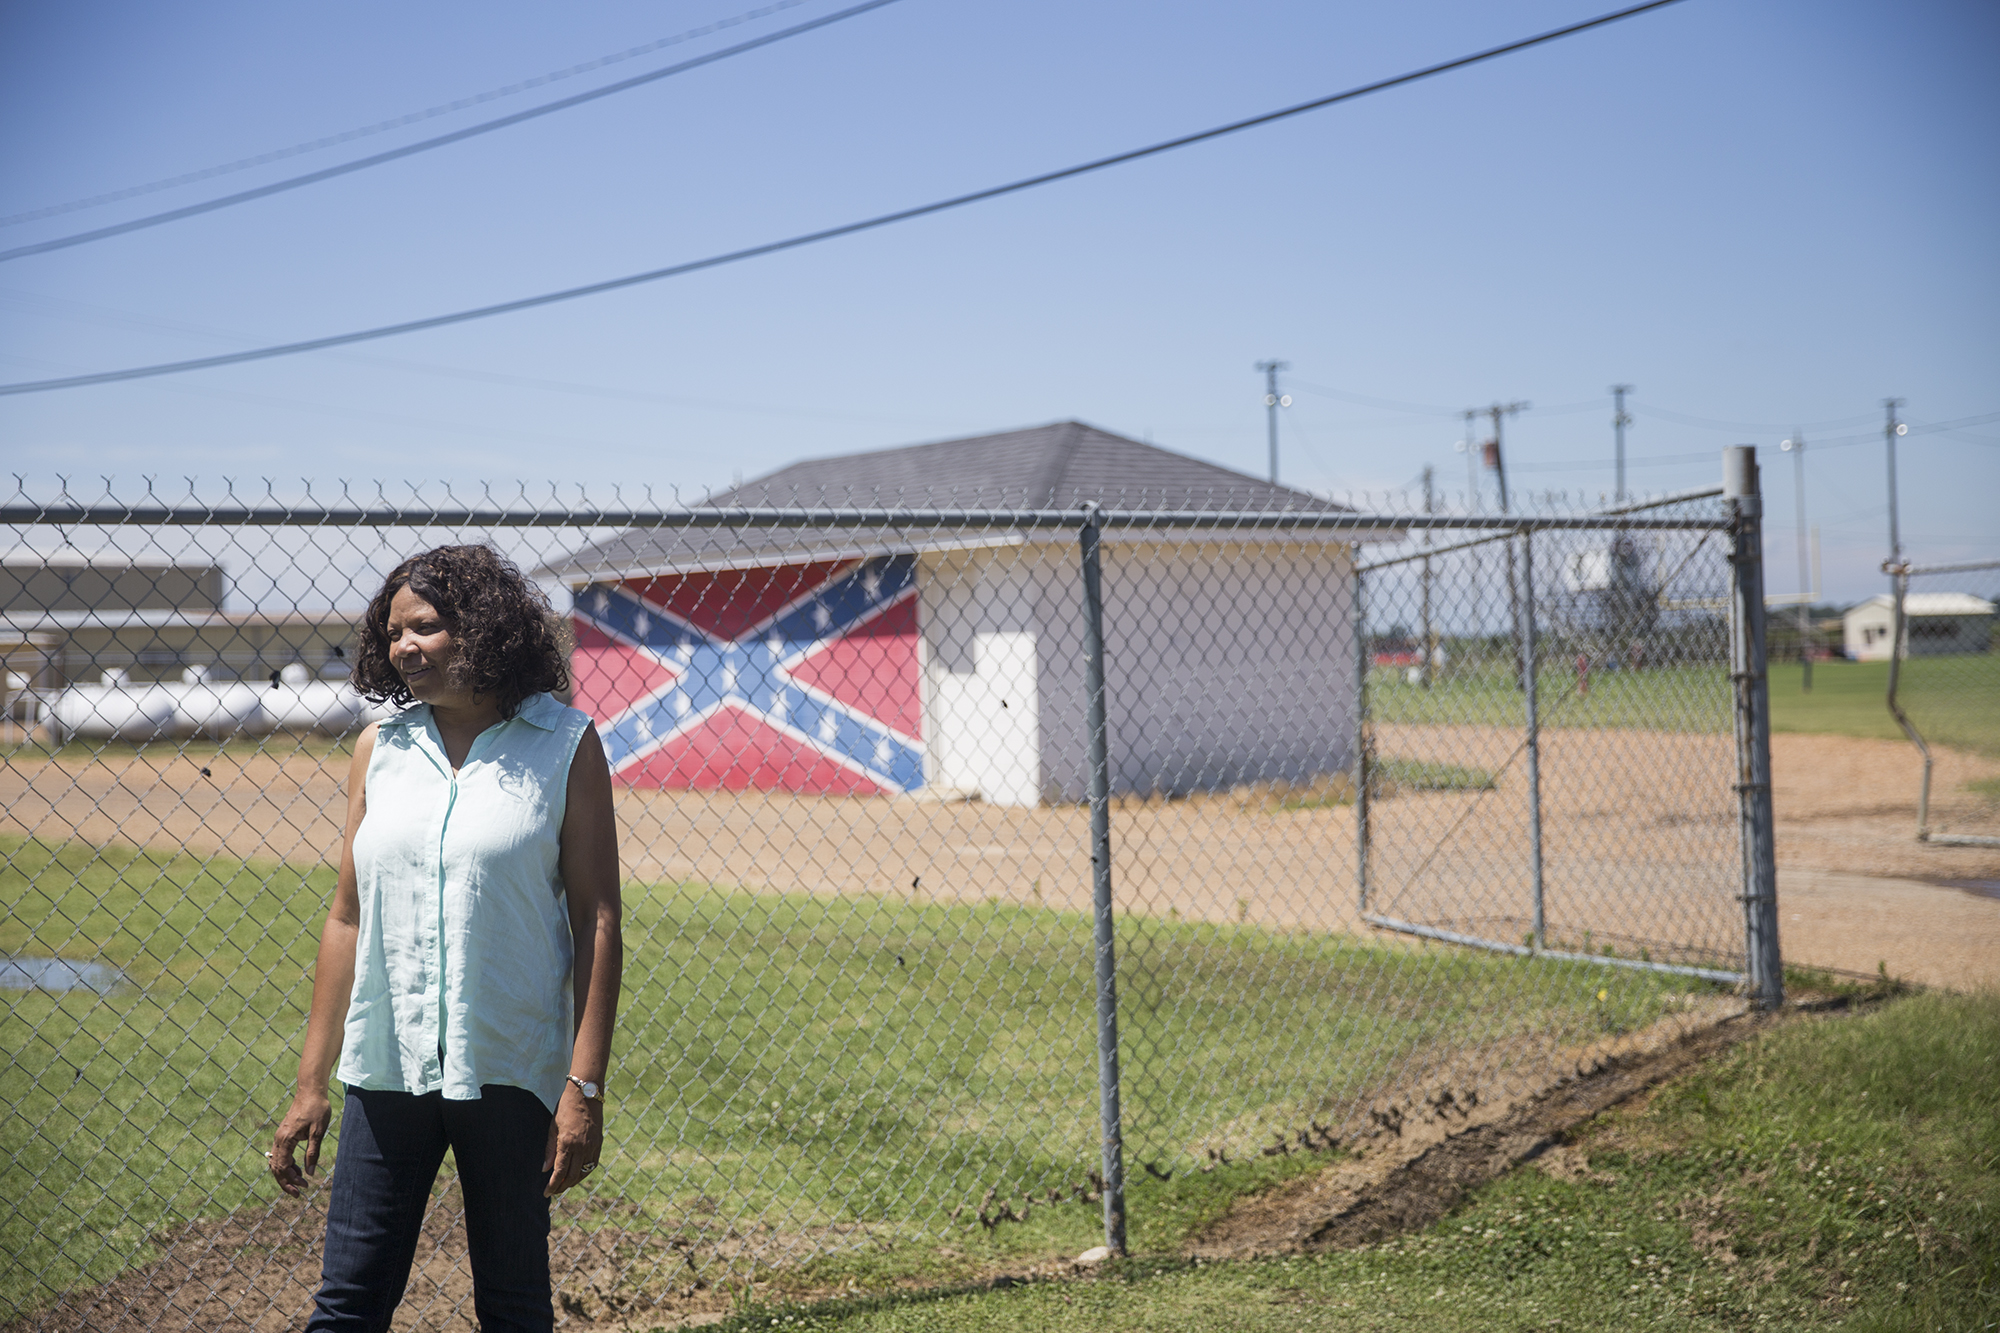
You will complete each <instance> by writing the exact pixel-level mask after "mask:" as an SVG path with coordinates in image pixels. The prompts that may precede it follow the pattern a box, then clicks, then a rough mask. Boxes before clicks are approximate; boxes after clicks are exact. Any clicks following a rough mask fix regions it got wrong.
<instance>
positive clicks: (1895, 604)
mask: <svg viewBox="0 0 2000 1333" xmlns="http://www.w3.org/2000/svg"><path fill="white" fill-rule="evenodd" d="M1890 447H1891V448H1894V447H1895V445H1894V444H1893V443H1892V444H1891V445H1890ZM1883 568H1884V569H1885V570H1887V571H1888V573H1889V577H1890V586H1891V587H1892V588H1893V589H1894V590H1895V591H1894V592H1893V593H1892V594H1891V597H1892V601H1891V610H1890V620H1889V716H1890V717H1893V718H1895V719H1896V725H1897V726H1899V727H1901V728H1902V729H1903V734H1904V735H1905V736H1908V737H1909V738H1910V743H1911V744H1912V745H1914V746H1916V747H1917V753H1918V754H1920V755H1922V756H1923V757H1924V776H1923V782H1922V785H1921V786H1919V787H1918V788H1917V841H1918V842H1929V841H1930V837H1931V747H1930V746H1929V745H1927V744H1925V743H1924V738H1923V736H1922V734H1921V733H1919V732H1918V731H1917V729H1916V727H1915V726H1913V725H1912V724H1911V722H1910V719H1909V716H1908V714H1906V713H1904V712H1903V705H1902V702H1901V701H1900V700H1898V699H1897V698H1896V688H1897V686H1898V684H1900V683H1901V680H1902V675H1903V659H1904V658H1905V657H1906V656H1908V655H1909V651H1910V621H1909V617H1908V615H1907V614H1906V613H1905V608H1904V603H1905V602H1906V601H1907V600H1908V599H1909V596H1910V567H1909V565H1908V564H1907V563H1901V564H1886V563H1885V564H1884V565H1883Z"/></svg>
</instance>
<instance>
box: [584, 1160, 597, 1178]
mask: <svg viewBox="0 0 2000 1333" xmlns="http://www.w3.org/2000/svg"><path fill="white" fill-rule="evenodd" d="M596 1169H597V1163H595V1162H585V1163H584V1164H583V1174H584V1175H586V1176H587V1175H589V1174H590V1173H591V1172H593V1171H595V1170H596Z"/></svg>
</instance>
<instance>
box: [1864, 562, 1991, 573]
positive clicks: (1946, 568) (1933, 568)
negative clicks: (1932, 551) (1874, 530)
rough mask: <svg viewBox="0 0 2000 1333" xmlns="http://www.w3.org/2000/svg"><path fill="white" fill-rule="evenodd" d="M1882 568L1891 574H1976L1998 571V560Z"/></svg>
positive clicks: (1885, 566)
mask: <svg viewBox="0 0 2000 1333" xmlns="http://www.w3.org/2000/svg"><path fill="white" fill-rule="evenodd" d="M1882 568H1883V569H1884V570H1885V571H1887V572H1888V573H1891V574H1976V573H1979V572H1980V571H1981V570H1987V569H2000V560H1960V561H1958V562H1957V563H1955V564H1950V565H1912V564H1907V563H1906V564H1901V565H1891V564H1884V565H1883V566H1882Z"/></svg>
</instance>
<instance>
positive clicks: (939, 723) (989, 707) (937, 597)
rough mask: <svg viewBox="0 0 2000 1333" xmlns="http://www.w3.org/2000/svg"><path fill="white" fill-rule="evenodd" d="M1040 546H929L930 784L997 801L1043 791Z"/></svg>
mask: <svg viewBox="0 0 2000 1333" xmlns="http://www.w3.org/2000/svg"><path fill="white" fill-rule="evenodd" d="M1036 558H1037V553H1036V552H1035V551H1034V550H1033V549H1032V548H1031V549H1030V550H1029V551H1027V552H1024V551H1023V550H1022V549H1020V548H1013V549H1006V550H1001V551H998V552H991V551H988V552H954V553H949V554H942V555H926V556H923V557H921V558H920V559H919V562H918V566H917V606H918V629H919V635H918V643H919V645H920V646H919V653H920V655H921V656H920V660H921V661H922V663H923V701H924V746H925V766H924V767H925V774H924V780H925V783H926V785H928V786H931V787H933V788H935V789H936V790H937V791H938V792H940V793H952V792H964V793H968V794H975V793H976V794H977V795H978V796H979V798H980V799H981V800H984V801H988V802H991V803H993V804H996V805H1034V804H1036V803H1037V802H1039V801H1040V799H1041V791H1042V770H1041V751H1040V707H1039V703H1040V690H1039V682H1038V680H1037V661H1036V643H1035V640H1036V631H1035V623H1036V620H1035V599H1036V597H1037V591H1036V588H1035V586H1034V581H1033V578H1032V571H1031V569H1030V568H1029V564H1030V563H1031V562H1032V561H1033V560H1034V559H1036Z"/></svg>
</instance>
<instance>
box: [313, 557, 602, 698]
mask: <svg viewBox="0 0 2000 1333" xmlns="http://www.w3.org/2000/svg"><path fill="white" fill-rule="evenodd" d="M405 587H408V588H409V590H410V591H411V592H413V593H415V594H416V595H417V596H419V597H421V598H423V599H424V600H425V601H426V602H429V603H430V604H431V605H432V606H433V607H434V608H436V610H437V613H438V615H440V616H442V617H443V618H444V623H445V626H446V628H448V629H449V630H450V631H451V637H452V643H453V646H454V647H456V648H457V650H458V651H457V653H456V654H455V655H454V656H453V658H452V663H451V667H450V676H451V683H452V684H454V685H456V686H458V687H459V688H461V689H470V690H471V691H472V692H473V693H474V694H480V695H485V696H486V697H488V698H490V699H492V700H494V701H495V702H497V703H498V704H499V705H500V716H502V717H512V716H514V714H515V713H516V712H517V711H518V710H519V709H520V707H521V704H522V703H523V702H524V701H525V700H527V698H528V697H529V696H530V695H534V694H540V693H542V692H543V691H545V690H546V691H548V692H550V693H560V692H561V691H563V690H566V689H568V688H569V663H568V661H567V659H566V656H565V654H564V651H563V649H564V642H563V640H564V637H565V636H564V635H563V633H562V630H561V628H560V623H559V622H558V621H557V619H556V616H555V612H554V610H553V609H552V608H551V607H550V606H549V599H548V598H547V596H545V595H544V594H543V592H542V590H541V589H540V588H537V587H536V586H535V585H534V584H532V583H530V582H528V580H527V579H526V578H525V577H523V576H522V574H521V571H520V569H519V568H518V567H516V566H515V564H514V562H513V561H511V560H509V559H507V557H505V556H503V555H501V554H500V553H499V552H498V551H496V550H494V549H493V548H492V547H490V546H440V547H438V548H437V549H435V550H431V551H425V552H424V553H423V554H422V555H418V556H412V557H410V558H409V559H408V560H405V561H404V562H403V563H402V564H400V565H397V566H396V568H395V569H394V570H392V571H390V574H389V577H388V580H387V581H386V582H384V583H383V584H382V591H380V592H378V593H376V594H375V597H374V600H372V601H371V602H369V603H368V615H367V618H366V619H364V620H363V621H362V622H361V634H360V643H359V644H357V645H356V652H355V654H354V674H353V677H352V679H353V681H354V688H355V689H356V690H357V691H359V692H360V693H361V695H362V697H364V698H367V699H372V700H375V701H377V702H388V703H393V704H397V705H404V704H409V703H412V702H414V701H415V696H413V695H412V694H411V693H410V688H409V686H408V685H406V684H405V683H404V682H403V677H402V673H400V672H398V671H397V670H396V668H395V666H394V665H393V664H392V663H391V662H390V661H389V603H390V602H391V601H393V600H395V596H396V594H397V593H398V592H400V591H402V589H403V588H405Z"/></svg>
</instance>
